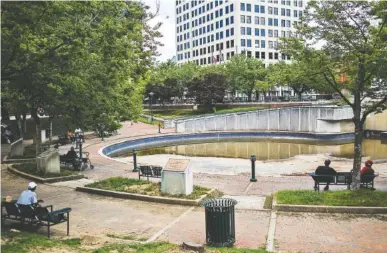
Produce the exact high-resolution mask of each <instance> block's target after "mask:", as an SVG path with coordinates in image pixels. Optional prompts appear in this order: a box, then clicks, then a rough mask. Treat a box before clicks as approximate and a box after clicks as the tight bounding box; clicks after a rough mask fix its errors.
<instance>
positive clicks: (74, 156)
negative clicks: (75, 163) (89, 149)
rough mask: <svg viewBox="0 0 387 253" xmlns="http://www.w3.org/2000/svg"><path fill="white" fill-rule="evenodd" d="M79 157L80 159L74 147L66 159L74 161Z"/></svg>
mask: <svg viewBox="0 0 387 253" xmlns="http://www.w3.org/2000/svg"><path fill="white" fill-rule="evenodd" d="M77 157H78V155H77V152H75V150H74V147H71V148H70V150H69V151H68V152H67V154H66V158H69V159H73V158H77Z"/></svg>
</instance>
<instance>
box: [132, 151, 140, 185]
mask: <svg viewBox="0 0 387 253" xmlns="http://www.w3.org/2000/svg"><path fill="white" fill-rule="evenodd" d="M137 171H138V169H137V152H136V150H135V149H133V172H137ZM139 179H140V178H139Z"/></svg>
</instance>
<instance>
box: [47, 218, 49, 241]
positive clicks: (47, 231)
mask: <svg viewBox="0 0 387 253" xmlns="http://www.w3.org/2000/svg"><path fill="white" fill-rule="evenodd" d="M47 237H48V239H50V222H48V226H47Z"/></svg>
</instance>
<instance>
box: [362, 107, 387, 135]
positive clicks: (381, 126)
mask: <svg viewBox="0 0 387 253" xmlns="http://www.w3.org/2000/svg"><path fill="white" fill-rule="evenodd" d="M364 129H368V130H379V131H387V110H384V111H383V112H381V113H377V114H375V113H371V114H370V115H368V117H367V120H366V121H365V125H364Z"/></svg>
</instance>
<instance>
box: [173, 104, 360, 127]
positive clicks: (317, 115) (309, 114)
mask: <svg viewBox="0 0 387 253" xmlns="http://www.w3.org/2000/svg"><path fill="white" fill-rule="evenodd" d="M352 117H353V112H352V109H351V108H350V107H349V106H340V107H338V106H305V107H299V108H295V107H292V108H279V109H266V110H258V111H249V112H239V113H229V114H220V115H210V116H202V117H192V118H187V119H181V120H176V128H175V129H176V132H178V133H182V132H207V131H230V130H261V131H291V132H320V133H321V132H324V133H340V132H347V131H348V129H350V130H351V131H353V123H352V121H351V118H352Z"/></svg>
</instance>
